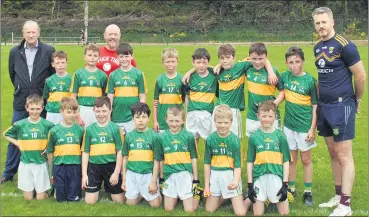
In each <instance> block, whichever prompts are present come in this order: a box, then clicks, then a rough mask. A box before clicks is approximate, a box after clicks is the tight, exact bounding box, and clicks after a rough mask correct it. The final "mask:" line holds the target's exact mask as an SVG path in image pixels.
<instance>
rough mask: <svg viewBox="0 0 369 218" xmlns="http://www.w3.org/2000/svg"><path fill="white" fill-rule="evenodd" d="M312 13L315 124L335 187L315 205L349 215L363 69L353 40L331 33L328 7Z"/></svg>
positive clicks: (332, 29) (341, 214)
mask: <svg viewBox="0 0 369 218" xmlns="http://www.w3.org/2000/svg"><path fill="white" fill-rule="evenodd" d="M312 16H313V19H314V25H315V30H316V31H317V32H318V33H319V35H320V38H321V40H320V41H319V42H318V43H317V44H316V45H315V46H314V54H315V65H316V67H317V68H318V83H319V102H318V124H317V127H318V134H319V135H320V136H324V139H325V142H326V144H327V147H328V151H329V154H330V157H331V166H332V171H333V176H334V182H335V189H336V196H335V197H333V198H332V199H330V201H328V202H327V203H322V204H320V205H319V207H334V206H338V207H337V208H336V209H335V210H334V211H333V213H332V214H331V215H330V216H349V215H351V207H350V200H351V191H352V187H353V183H354V178H355V166H354V160H353V157H352V140H353V138H354V137H355V114H356V112H359V111H360V100H361V97H362V95H363V93H364V89H365V80H366V73H365V69H364V66H363V63H362V61H361V59H360V56H359V52H358V50H357V48H356V46H355V44H353V43H352V42H351V41H350V40H348V39H347V38H345V37H343V36H341V35H339V34H336V33H335V30H334V28H333V26H334V20H333V13H332V11H331V10H330V9H329V8H326V7H320V8H317V9H315V10H314V12H313V14H312ZM352 75H353V76H354V84H355V92H354V87H353V85H352Z"/></svg>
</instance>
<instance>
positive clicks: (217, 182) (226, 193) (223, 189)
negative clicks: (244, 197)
mask: <svg viewBox="0 0 369 218" xmlns="http://www.w3.org/2000/svg"><path fill="white" fill-rule="evenodd" d="M232 180H233V170H225V171H223V170H211V172H210V193H211V195H212V196H215V197H219V196H222V197H223V199H227V198H234V197H237V196H239V195H241V194H242V182H241V179H240V181H239V183H238V187H237V188H236V189H234V190H229V189H228V188H227V186H228V185H229V184H230V183H231V182H232Z"/></svg>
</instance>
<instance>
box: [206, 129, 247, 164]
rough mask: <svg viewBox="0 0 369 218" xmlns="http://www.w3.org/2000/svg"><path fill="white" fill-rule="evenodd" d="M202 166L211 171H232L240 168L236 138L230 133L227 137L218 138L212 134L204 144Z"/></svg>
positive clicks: (238, 144)
mask: <svg viewBox="0 0 369 218" xmlns="http://www.w3.org/2000/svg"><path fill="white" fill-rule="evenodd" d="M204 164H209V165H210V167H211V169H212V170H233V169H234V168H240V167H241V150H240V141H239V139H238V137H237V136H236V135H235V134H234V133H232V132H230V133H229V135H228V136H227V137H224V138H223V137H220V136H219V135H218V132H217V131H215V132H213V133H212V134H211V135H210V136H209V137H208V138H207V139H206V143H205V156H204Z"/></svg>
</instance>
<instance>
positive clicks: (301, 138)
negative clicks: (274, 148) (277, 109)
mask: <svg viewBox="0 0 369 218" xmlns="http://www.w3.org/2000/svg"><path fill="white" fill-rule="evenodd" d="M283 131H284V134H285V135H286V138H287V142H288V146H289V147H290V150H292V151H295V150H297V149H300V151H308V150H310V149H312V148H314V147H316V146H317V144H316V142H315V140H314V141H312V142H307V141H305V138H306V136H307V135H308V134H307V133H303V132H296V131H293V130H290V129H289V128H287V127H284V128H283Z"/></svg>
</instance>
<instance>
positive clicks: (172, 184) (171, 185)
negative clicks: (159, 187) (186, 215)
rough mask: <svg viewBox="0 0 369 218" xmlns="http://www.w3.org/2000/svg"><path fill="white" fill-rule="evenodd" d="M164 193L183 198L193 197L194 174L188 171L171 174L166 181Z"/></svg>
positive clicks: (171, 196) (168, 195)
mask: <svg viewBox="0 0 369 218" xmlns="http://www.w3.org/2000/svg"><path fill="white" fill-rule="evenodd" d="M163 195H165V196H167V197H170V198H179V199H181V200H186V199H188V198H191V197H193V193H192V174H191V173H190V172H188V171H181V172H179V173H173V174H171V175H170V176H169V178H168V179H167V180H165V182H164V188H163Z"/></svg>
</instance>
